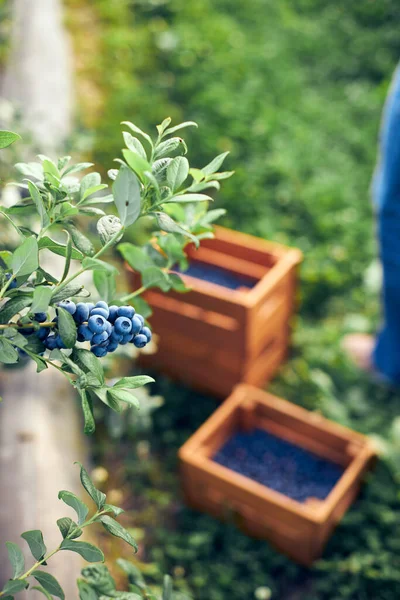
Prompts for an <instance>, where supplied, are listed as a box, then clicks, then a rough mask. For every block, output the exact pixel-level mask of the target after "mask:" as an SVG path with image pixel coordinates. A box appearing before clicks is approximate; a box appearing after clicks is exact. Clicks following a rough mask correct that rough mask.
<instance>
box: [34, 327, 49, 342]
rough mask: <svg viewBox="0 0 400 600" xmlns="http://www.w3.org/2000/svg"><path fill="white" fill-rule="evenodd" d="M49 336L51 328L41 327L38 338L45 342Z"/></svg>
mask: <svg viewBox="0 0 400 600" xmlns="http://www.w3.org/2000/svg"><path fill="white" fill-rule="evenodd" d="M49 334H50V328H49V327H41V328H40V329H39V330H38V332H37V336H38V338H39V340H42V341H43V340H45V339H46V338H47V336H48V335H49Z"/></svg>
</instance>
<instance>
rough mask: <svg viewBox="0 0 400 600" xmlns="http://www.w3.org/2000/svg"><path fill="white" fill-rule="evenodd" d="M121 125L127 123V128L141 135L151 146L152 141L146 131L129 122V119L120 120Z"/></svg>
mask: <svg viewBox="0 0 400 600" xmlns="http://www.w3.org/2000/svg"><path fill="white" fill-rule="evenodd" d="M121 125H127V126H128V127H129V129H131V130H132V131H133V132H134V133H138V134H139V135H141V136H142V137H143V138H144V139H145V140H146V141H147V142H149V144H150V147H151V148H153V141H152V139H151V137H150V136H149V135H148V134H147V133H145V132H144V131H142V130H141V129H139V127H137V125H135V124H134V123H131V122H130V121H122V123H121Z"/></svg>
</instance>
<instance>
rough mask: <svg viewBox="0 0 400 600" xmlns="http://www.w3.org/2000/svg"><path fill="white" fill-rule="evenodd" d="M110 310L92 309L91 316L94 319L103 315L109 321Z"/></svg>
mask: <svg viewBox="0 0 400 600" xmlns="http://www.w3.org/2000/svg"><path fill="white" fill-rule="evenodd" d="M108 314H109V311H108V308H101V307H96V306H95V307H94V308H92V310H91V311H90V316H91V317H92V316H93V315H101V316H102V317H104V318H105V319H108Z"/></svg>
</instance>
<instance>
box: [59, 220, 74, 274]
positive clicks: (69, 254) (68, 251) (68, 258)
mask: <svg viewBox="0 0 400 600" xmlns="http://www.w3.org/2000/svg"><path fill="white" fill-rule="evenodd" d="M64 231H65V233H66V234H67V246H66V252H65V265H64V271H63V274H62V277H61V279H60V282H62V281H64V280H65V279H66V278H67V275H68V273H69V268H70V265H71V258H72V250H73V248H72V238H71V234H70V233H69V231H67V230H64Z"/></svg>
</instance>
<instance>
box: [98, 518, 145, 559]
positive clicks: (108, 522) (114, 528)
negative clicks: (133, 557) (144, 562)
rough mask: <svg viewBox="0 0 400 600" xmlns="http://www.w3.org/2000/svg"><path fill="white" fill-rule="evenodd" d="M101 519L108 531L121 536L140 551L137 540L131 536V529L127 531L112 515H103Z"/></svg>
mask: <svg viewBox="0 0 400 600" xmlns="http://www.w3.org/2000/svg"><path fill="white" fill-rule="evenodd" d="M100 521H101V523H102V525H103V527H104V529H106V531H108V532H109V533H111V535H113V536H115V537H118V538H121V540H124V541H125V542H126V543H127V544H129V545H130V546H132V548H134V550H135V552H137V551H138V547H137V544H136V542H135V540H134V539H133V537H132V536H131V534H130V533H129V531H127V530H126V529H125V528H124V527H122V525H120V524H119V523H118V522H117V521H115V520H114V519H113V518H112V517H109V516H108V515H103V516H102V517H100Z"/></svg>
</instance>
